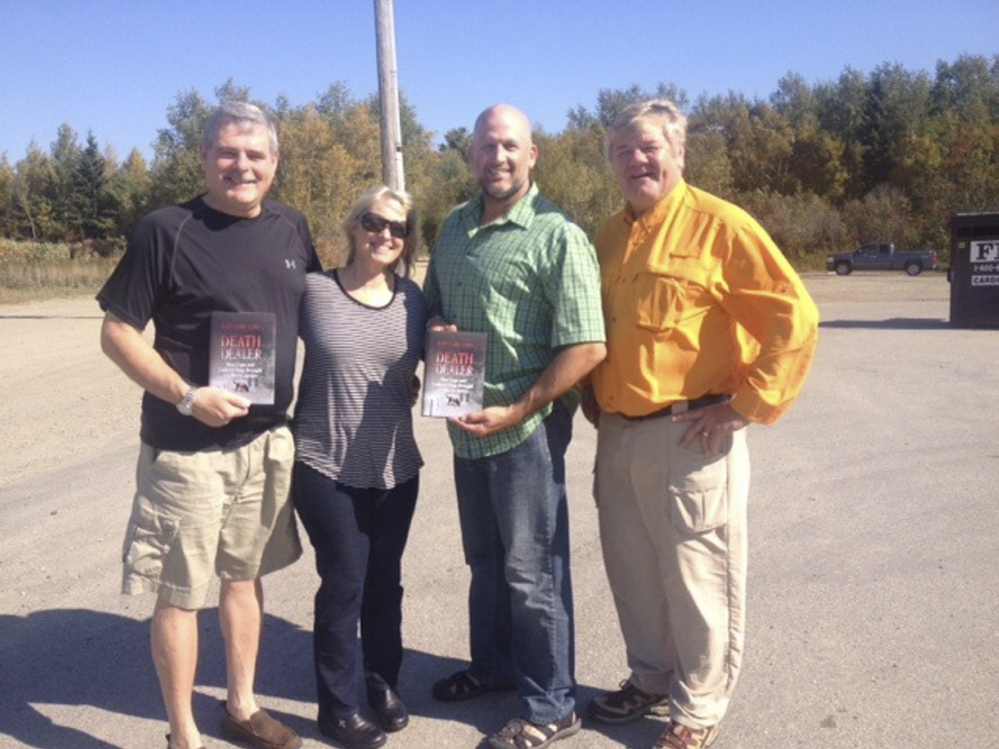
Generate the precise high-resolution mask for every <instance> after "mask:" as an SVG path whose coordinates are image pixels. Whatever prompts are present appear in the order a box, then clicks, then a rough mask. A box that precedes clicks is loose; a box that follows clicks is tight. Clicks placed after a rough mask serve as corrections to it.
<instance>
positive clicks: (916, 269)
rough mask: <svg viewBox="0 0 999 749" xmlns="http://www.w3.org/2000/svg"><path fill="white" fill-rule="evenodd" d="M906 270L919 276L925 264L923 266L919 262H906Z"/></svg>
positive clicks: (911, 274) (912, 274)
mask: <svg viewBox="0 0 999 749" xmlns="http://www.w3.org/2000/svg"><path fill="white" fill-rule="evenodd" d="M905 272H906V273H908V274H909V275H910V276H918V275H919V274H920V273H922V272H923V266H921V265H920V264H919V263H906V264H905Z"/></svg>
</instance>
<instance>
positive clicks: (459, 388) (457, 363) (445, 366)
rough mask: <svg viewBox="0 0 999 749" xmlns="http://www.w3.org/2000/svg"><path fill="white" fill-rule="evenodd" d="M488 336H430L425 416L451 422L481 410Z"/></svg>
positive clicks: (437, 332)
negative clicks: (446, 419) (450, 419)
mask: <svg viewBox="0 0 999 749" xmlns="http://www.w3.org/2000/svg"><path fill="white" fill-rule="evenodd" d="M485 379H486V334H485V333H471V332H468V331H458V332H448V331H444V330H431V331H428V332H427V348H426V356H425V358H424V367H423V415H424V416H433V417H438V418H449V417H452V416H460V415H462V414H467V413H474V412H475V411H481V410H482V388H483V385H484V384H485Z"/></svg>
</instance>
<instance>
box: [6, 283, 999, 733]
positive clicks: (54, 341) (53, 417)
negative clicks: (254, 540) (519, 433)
mask: <svg viewBox="0 0 999 749" xmlns="http://www.w3.org/2000/svg"><path fill="white" fill-rule="evenodd" d="M806 284H807V285H808V287H809V289H810V290H811V292H812V293H813V295H814V296H815V298H816V301H817V302H818V304H819V307H820V310H821V313H822V331H821V334H820V344H819V353H818V357H817V360H816V364H815V368H814V370H813V373H812V376H811V379H810V381H809V383H808V385H807V387H806V390H805V392H804V394H803V395H802V397H801V398H800V400H799V402H798V403H797V404H796V406H795V408H794V409H793V410H792V412H791V413H790V414H789V415H788V416H787V417H786V418H785V419H784V420H783V421H782V422H780V423H779V424H778V425H776V426H774V427H770V428H766V427H759V428H751V429H752V431H751V434H750V444H751V451H752V456H753V461H754V466H753V470H754V474H753V492H752V500H751V504H750V514H751V552H750V554H751V557H750V559H751V561H750V570H751V573H750V583H749V584H750V599H749V631H748V635H747V654H746V663H745V668H744V671H743V675H742V681H741V682H740V685H739V688H738V690H737V691H736V695H735V699H734V701H733V704H732V708H731V710H730V713H729V716H728V718H727V719H726V721H725V723H724V724H723V730H722V735H721V738H720V739H719V741H718V743H717V744H716V745H715V746H716V747H718V749H758V748H760V747H765V746H777V747H806V746H807V747H831V748H836V749H839V748H841V747H842V748H844V749H845V748H847V747H865V748H866V747H871V748H873V747H930V746H981V747H986V746H995V745H999V703H997V701H996V698H995V688H996V674H997V673H999V655H997V652H999V650H997V645H999V624H997V622H999V585H997V583H996V579H997V573H999V533H997V528H999V501H997V500H999V496H997V494H999V490H997V488H996V487H997V486H999V443H997V440H996V436H995V434H996V424H997V417H996V396H995V394H996V392H999V367H997V364H999V331H994V330H959V329H954V328H951V327H950V326H949V324H948V323H947V317H948V299H949V293H950V292H949V287H948V284H947V282H946V279H945V278H944V276H943V275H942V274H938V273H927V274H923V275H921V276H918V277H915V278H909V277H907V276H905V275H904V274H901V273H899V274H890V273H870V274H862V273H855V274H853V275H851V276H849V277H837V276H835V275H832V274H823V273H818V274H810V275H808V276H806ZM100 318H101V315H100V312H99V310H98V308H97V305H96V303H95V302H93V301H92V300H91V299H86V298H83V299H66V300H57V301H51V302H38V303H30V304H22V305H16V306H12V305H8V306H0V382H2V383H3V386H4V387H3V391H4V393H3V396H2V398H0V424H2V429H3V436H4V444H5V447H6V449H5V450H3V451H2V452H0V528H2V530H3V542H2V545H0V746H2V747H73V748H74V749H75V748H77V747H80V748H86V747H101V748H106V747H148V746H160V747H161V746H162V745H163V733H165V730H166V724H165V721H164V717H163V712H162V707H161V702H160V698H159V692H158V686H157V683H156V679H155V675H154V673H153V669H152V664H151V661H150V659H149V654H148V639H149V638H148V624H147V619H148V617H149V614H150V611H151V607H152V601H151V599H149V598H125V597H121V596H119V595H118V594H117V590H118V585H119V575H120V571H119V570H120V563H119V557H120V546H121V537H122V533H123V530H124V526H125V522H126V519H127V516H128V511H129V505H130V498H131V491H132V481H133V476H132V472H133V464H134V459H135V454H136V451H137V439H138V438H137V431H138V407H139V390H138V388H137V387H136V386H135V385H133V384H131V383H130V382H128V381H127V380H126V378H125V377H124V376H123V375H122V374H120V373H119V372H118V370H117V369H116V368H115V367H114V366H113V365H112V364H111V363H110V362H109V361H107V360H106V359H104V358H103V356H102V355H101V354H100V350H99V345H98V331H99V327H100ZM575 426H576V437H575V440H574V442H573V446H572V448H571V451H570V476H571V479H570V487H569V492H570V504H571V513H572V533H573V555H574V556H573V574H574V583H575V594H576V610H577V630H578V631H577V651H578V652H577V662H578V665H577V676H578V679H579V685H580V686H579V700H580V703H581V704H584V705H585V703H586V702H587V701H588V700H589V699H590V698H591V697H592V696H593V695H594V694H596V693H597V692H598V691H602V690H604V689H607V688H611V687H616V686H617V684H618V682H619V681H620V680H622V679H624V678H625V677H626V676H627V673H626V670H625V664H624V654H623V647H622V644H621V639H620V636H619V634H618V631H617V624H616V620H615V615H614V611H613V607H612V604H611V600H610V595H609V592H608V589H607V584H606V579H605V577H604V573H603V567H602V561H601V557H600V548H599V542H598V539H597V530H596V513H595V510H594V508H593V502H592V499H591V497H590V479H591V469H592V460H593V449H594V435H593V431H592V430H591V429H590V428H589V426H588V425H587V424H586V423H585V422H584V421H582V420H581V419H577V422H576V425H575ZM417 437H418V439H419V442H420V445H421V449H422V450H423V453H424V458H425V460H426V461H427V467H426V468H425V470H424V473H423V477H422V492H421V497H420V505H419V507H418V510H417V517H416V521H415V523H414V527H413V532H412V536H411V540H410V546H409V549H408V551H407V556H406V560H405V565H406V568H405V584H406V602H405V606H406V611H405V613H406V620H405V624H404V628H405V637H406V644H407V648H408V650H407V660H406V663H405V664H404V666H403V675H402V682H401V692H402V694H403V696H404V698H405V699H406V700H407V703H408V704H409V705H410V707H411V709H412V711H413V714H414V719H413V722H412V723H411V725H410V727H409V728H407V729H406V730H405V731H403V732H402V733H400V734H396V735H393V736H392V737H391V738H390V742H389V746H390V747H391V746H395V747H413V748H415V749H426V748H428V747H474V746H477V745H478V742H479V741H480V739H481V737H482V736H483V734H487V733H491V732H493V731H495V730H496V729H498V728H499V727H500V726H501V725H502V724H503V723H504V722H505V721H506V720H507V719H508V718H509V717H511V716H512V715H513V714H514V713H515V712H516V709H517V706H516V700H515V698H513V697H512V696H509V695H500V696H496V697H492V696H490V697H486V698H483V699H481V700H477V701H474V702H471V703H466V704H459V705H443V704H440V703H435V702H434V701H433V699H432V698H431V697H430V695H429V685H430V683H431V682H432V681H433V680H434V679H435V678H437V677H439V676H441V675H444V674H447V673H450V672H451V671H452V670H454V669H455V668H457V667H458V666H459V664H460V663H461V662H462V661H463V660H464V658H465V657H466V654H467V639H466V613H465V607H466V586H467V572H466V569H465V566H464V563H463V561H462V558H461V553H460V547H459V531H458V524H457V513H456V510H455V506H454V498H453V492H452V489H451V468H450V448H449V446H448V443H447V438H446V434H445V432H444V428H443V425H442V424H441V423H440V422H438V421H433V420H425V419H418V426H417ZM315 584H316V576H315V573H314V570H313V568H312V563H311V557H307V558H306V559H304V560H303V561H301V562H300V563H298V564H297V565H295V566H293V567H292V568H289V569H288V570H285V571H283V572H281V573H278V574H276V575H274V576H272V577H271V578H269V579H268V581H267V583H266V585H265V587H266V590H267V595H268V598H267V625H266V632H265V636H264V647H263V656H262V662H261V665H260V674H259V679H258V687H259V692H260V694H261V697H262V701H263V703H264V704H265V705H266V706H267V707H268V708H269V709H272V710H273V712H275V713H277V714H279V715H280V716H281V717H282V718H283V719H285V720H287V721H288V722H289V723H290V724H291V725H293V726H294V727H295V728H296V729H297V730H299V732H300V733H302V735H303V736H304V737H305V738H306V745H307V746H321V745H323V744H322V742H321V740H320V738H319V736H318V733H317V731H316V730H315V726H314V723H313V719H314V713H315V708H314V689H313V683H312V666H311V659H310V648H311V637H310V631H309V624H310V618H311V606H312V594H313V591H314V586H315ZM221 652H222V649H221V642H220V636H219V634H218V627H217V615H216V612H215V610H214V609H210V610H208V611H206V612H204V614H203V615H202V643H201V653H202V659H201V665H200V670H199V677H198V687H197V696H196V710H197V713H198V715H199V718H200V722H201V725H202V729H203V730H204V732H205V735H206V737H207V738H208V745H209V746H217V747H221V746H225V745H226V742H225V741H224V740H222V739H221V738H218V736H219V733H218V717H219V713H218V707H217V704H216V700H217V699H218V698H220V697H221V696H223V695H224V668H223V664H222V655H221ZM660 730H661V724H660V722H659V721H658V720H657V719H651V718H650V719H646V720H643V721H640V722H638V723H636V724H632V725H628V726H622V727H610V728H609V727H604V726H597V725H593V724H592V723H586V724H585V725H584V731H583V732H582V733H580V734H579V735H578V736H577V737H575V738H573V739H570V740H569V741H566V742H564V745H565V746H566V747H571V746H575V747H580V749H582V748H584V747H586V748H589V747H600V748H603V747H628V748H629V749H644V748H645V747H648V746H651V744H652V742H653V741H654V739H655V737H656V736H658V734H659V732H660Z"/></svg>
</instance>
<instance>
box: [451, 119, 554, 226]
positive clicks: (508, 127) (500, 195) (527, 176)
mask: <svg viewBox="0 0 999 749" xmlns="http://www.w3.org/2000/svg"><path fill="white" fill-rule="evenodd" d="M537 158H538V149H537V146H535V145H534V141H533V140H532V138H531V121H530V120H529V119H528V117H527V115H526V114H524V113H523V112H521V111H520V110H519V109H517V108H516V107H514V106H511V105H509V104H496V105H494V106H491V107H489V108H488V109H487V110H485V111H484V112H483V113H482V114H480V115H479V117H478V119H476V120H475V131H474V132H473V133H472V146H471V148H470V149H469V152H468V165H469V167H470V168H471V170H472V174H473V175H474V176H475V179H476V181H477V182H478V184H479V187H480V188H481V189H482V196H483V200H484V201H485V204H486V212H487V213H489V214H490V215H491V216H494V215H502V214H503V213H506V211H508V210H509V209H510V208H512V207H513V206H514V205H515V204H516V203H517V201H518V200H520V199H521V198H522V197H524V195H526V194H527V191H528V190H529V189H530V188H531V170H532V169H533V168H534V164H535V162H536V161H537Z"/></svg>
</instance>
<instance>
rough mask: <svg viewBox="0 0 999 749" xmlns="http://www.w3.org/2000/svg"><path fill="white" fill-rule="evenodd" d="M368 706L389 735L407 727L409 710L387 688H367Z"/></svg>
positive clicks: (391, 690) (393, 691) (396, 695)
mask: <svg viewBox="0 0 999 749" xmlns="http://www.w3.org/2000/svg"><path fill="white" fill-rule="evenodd" d="M368 704H369V705H371V707H373V708H374V709H375V713H376V714H377V715H378V722H379V723H381V726H382V728H384V729H385V730H386V731H387V732H389V733H394V732H395V731H401V730H402V729H403V728H405V727H406V726H408V725H409V710H407V709H406V705H405V704H404V703H403V701H402V700H401V699H399V695H398V694H396V693H395V690H394V689H392V687H389V686H370V685H369V686H368Z"/></svg>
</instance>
